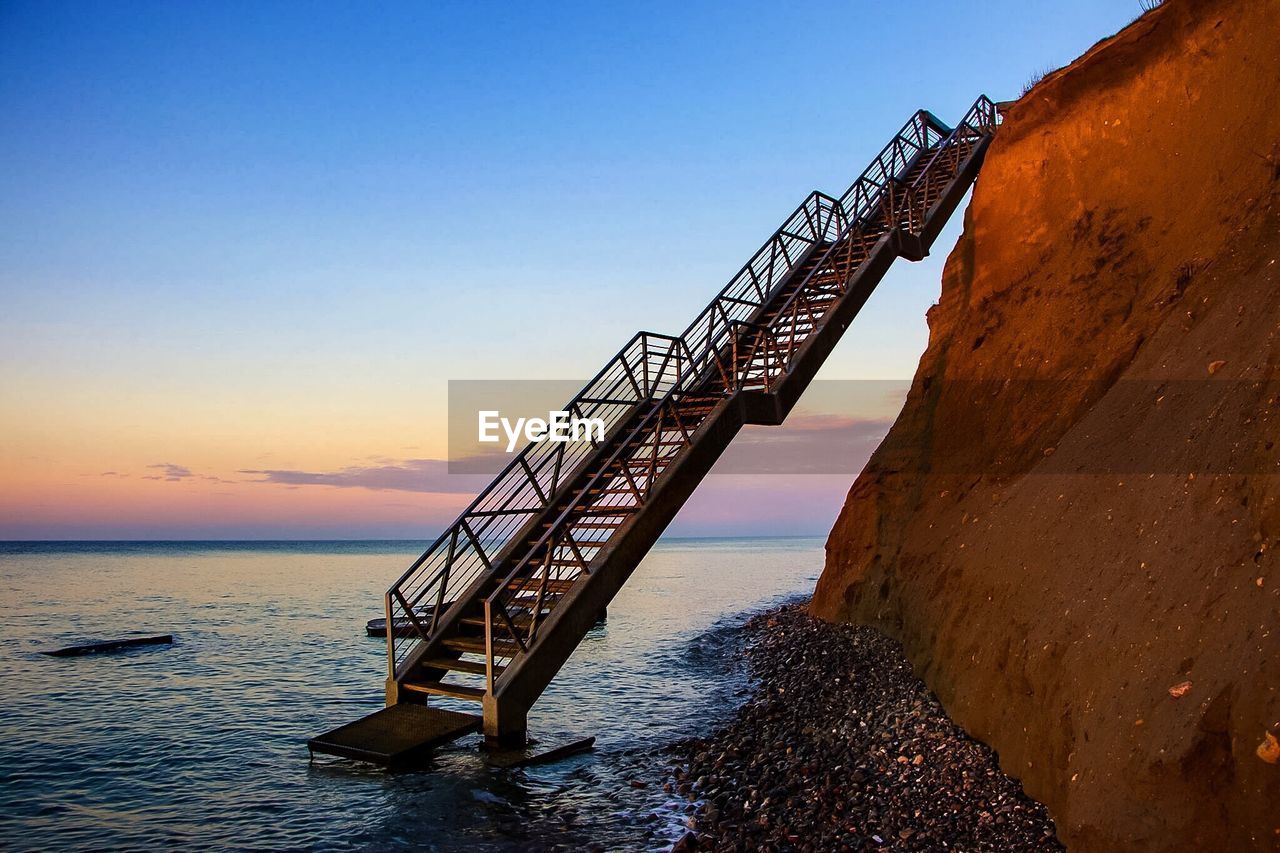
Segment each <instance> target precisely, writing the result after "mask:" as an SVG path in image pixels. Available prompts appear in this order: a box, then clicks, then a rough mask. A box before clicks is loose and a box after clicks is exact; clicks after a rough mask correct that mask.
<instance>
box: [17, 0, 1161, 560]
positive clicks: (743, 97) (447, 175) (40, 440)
mask: <svg viewBox="0 0 1280 853" xmlns="http://www.w3.org/2000/svg"><path fill="white" fill-rule="evenodd" d="M1139 11H1140V9H1139V7H1138V3H1137V0H1125V2H1084V3H1075V4H1028V3H1012V2H984V3H958V2H953V3H941V2H904V3H897V4H892V5H890V4H871V3H842V4H833V3H825V4H817V3H799V4H785V5H784V4H777V3H769V4H765V3H723V4H715V3H669V4H668V3H647V4H635V5H628V6H623V5H622V4H598V3H597V4H575V3H548V4H509V5H508V4H483V3H425V2H424V3H397V2H380V3H377V4H368V3H306V4H303V3H288V2H265V3H264V2H255V3H229V2H218V3H196V2H189V3H145V2H132V3H105V2H103V3H87V2H86V3H75V2H68V3H50V2H31V3H28V2H14V0H3V2H0V111H2V113H3V115H4V120H3V121H0V186H3V188H4V190H3V192H0V296H2V297H3V304H4V305H5V311H4V312H3V314H0V393H3V396H4V397H5V398H6V399H7V400H8V403H7V404H5V408H6V409H7V411H4V412H2V413H0V430H3V432H2V433H0V437H4V438H5V439H6V444H7V445H8V446H9V448H10V451H9V452H10V454H11V460H10V464H9V465H7V466H6V468H5V469H4V473H5V476H6V477H7V478H10V479H11V480H12V481H13V482H22V483H27V482H29V481H30V480H31V478H32V477H34V476H35V475H34V474H32V473H31V471H33V470H36V469H35V468H32V466H37V467H38V466H40V465H45V466H48V465H54V463H53V462H51V460H57V464H56V465H54V469H56V473H57V476H59V477H64V479H66V478H70V477H72V475H73V473H74V471H73V470H72V467H73V462H74V465H78V466H81V467H84V468H85V469H86V470H88V469H92V468H101V469H102V470H114V469H117V468H121V467H124V466H128V465H134V466H143V465H146V464H160V463H168V464H179V465H184V466H187V467H192V466H194V465H197V464H198V465H203V466H204V467H205V468H206V469H207V470H210V471H213V470H214V469H218V470H234V469H235V467H236V466H241V467H261V466H262V462H261V460H257V461H255V459H250V458H247V457H248V456H249V455H251V453H252V452H253V451H254V450H255V449H257V450H259V451H261V452H259V453H257V454H256V455H257V456H271V457H272V460H273V461H274V462H275V463H278V464H281V465H283V464H286V463H289V464H291V465H292V466H294V467H311V468H315V467H323V466H329V467H330V468H335V469H336V468H339V467H342V465H343V464H344V458H345V460H346V462H345V464H348V465H351V464H357V463H358V461H359V460H360V459H363V458H365V457H368V456H371V455H377V454H381V455H384V456H387V457H407V456H410V455H414V454H415V453H417V454H426V455H432V454H438V452H439V447H440V444H441V442H442V441H443V432H444V430H443V424H444V416H443V407H444V403H445V382H446V381H447V380H448V379H461V378H575V377H586V376H589V375H590V374H591V373H593V372H594V371H595V369H596V368H597V367H598V366H599V365H600V364H601V363H602V362H603V361H604V360H605V359H606V358H607V357H609V356H610V355H611V354H612V353H613V352H614V351H615V350H616V349H617V348H618V347H619V346H620V345H621V344H622V343H623V342H624V341H625V340H626V339H627V338H628V337H629V336H630V334H631V333H632V332H633V331H635V330H636V329H639V328H648V329H653V330H657V331H679V330H680V329H682V328H683V327H684V325H685V324H686V322H687V321H688V319H689V318H691V317H692V316H693V315H694V314H695V313H696V311H697V310H698V308H700V307H701V306H702V305H703V304H704V303H705V302H706V301H707V300H708V299H709V298H710V297H711V296H712V295H713V294H714V293H715V291H716V290H718V289H719V287H720V286H721V285H722V284H723V283H724V282H725V281H726V280H727V279H728V278H729V277H730V275H732V273H733V272H735V271H736V269H737V268H738V267H739V266H740V265H741V264H742V262H743V261H744V260H745V259H746V257H747V256H748V255H749V254H750V253H751V252H752V251H753V250H754V249H755V248H756V247H757V246H758V245H759V243H760V242H761V241H762V240H763V239H764V238H765V237H766V236H768V234H769V233H770V232H771V231H772V230H773V228H774V227H775V226H776V225H777V224H778V222H780V221H781V219H782V218H783V217H784V216H785V215H786V214H787V213H788V212H789V211H790V210H791V209H792V208H793V207H794V206H795V205H796V204H797V203H798V202H799V201H800V200H801V199H802V198H803V197H804V195H805V194H806V193H807V192H808V191H809V190H810V189H813V188H820V189H824V190H827V191H839V190H842V189H843V188H844V187H845V186H846V185H847V184H848V183H849V181H850V180H851V179H852V178H853V177H854V176H855V175H856V174H857V173H858V172H859V171H860V170H861V169H862V167H863V166H864V165H865V163H866V161H867V160H868V159H869V158H870V157H871V156H872V155H873V154H874V153H875V152H876V151H877V150H878V149H879V148H880V146H881V145H882V144H883V143H884V142H885V141H886V140H887V138H888V136H889V135H890V134H891V133H892V132H893V131H894V130H895V129H896V128H897V127H898V126H899V125H900V124H901V123H902V122H903V121H904V120H905V119H906V118H907V116H908V115H909V114H910V113H911V112H912V111H913V110H914V109H916V108H918V107H921V106H924V107H928V108H929V109H931V110H933V111H934V112H936V113H937V114H938V115H939V116H940V117H942V118H943V119H944V120H947V121H954V120H955V119H957V118H958V117H959V115H960V114H961V113H962V112H963V110H964V109H965V108H966V107H967V106H968V104H969V103H970V102H972V100H973V99H974V97H975V96H976V95H977V94H979V93H982V92H985V93H987V94H989V95H991V96H992V97H994V98H996V99H998V100H999V99H1005V98H1013V97H1016V96H1017V95H1018V93H1019V91H1020V90H1021V87H1022V85H1023V84H1024V82H1026V80H1027V79H1028V78H1029V77H1030V76H1031V75H1032V74H1033V73H1034V72H1036V71H1038V70H1042V69H1045V68H1048V67H1054V66H1057V65H1060V64H1063V63H1065V62H1067V61H1069V60H1071V59H1072V58H1074V57H1075V56H1077V55H1078V54H1080V53H1081V52H1082V51H1084V50H1085V49H1087V48H1088V47H1089V46H1090V45H1091V44H1093V43H1094V42H1095V41H1097V40H1098V39H1100V38H1102V37H1105V36H1107V35H1109V34H1111V33H1113V32H1115V31H1116V30H1117V29H1119V28H1120V27H1122V26H1123V25H1124V24H1125V23H1127V22H1128V21H1129V20H1131V19H1132V18H1133V17H1135V16H1136V15H1137V14H1138V13H1139ZM957 219H958V218H957ZM957 233H958V221H957V222H956V223H953V225H952V226H951V227H950V228H949V230H948V232H947V233H946V234H944V235H943V237H942V238H941V240H940V241H939V244H938V246H937V247H936V249H935V255H934V257H932V258H930V259H929V260H927V261H926V262H924V263H922V264H917V265H914V266H910V267H908V266H907V265H905V264H901V265H900V267H901V268H899V269H896V270H895V271H894V272H893V273H892V274H891V275H890V277H889V278H888V279H887V280H886V282H885V284H884V285H883V286H882V288H881V292H878V293H877V294H876V296H875V298H874V299H873V301H872V303H871V304H870V305H869V306H868V308H867V310H866V312H865V313H864V316H863V317H861V318H860V319H859V321H858V322H857V323H856V324H855V326H854V328H853V331H852V332H851V333H850V335H849V336H848V337H849V339H848V340H846V342H844V343H843V344H842V345H841V347H840V349H839V350H838V351H837V353H836V354H835V355H834V356H833V359H832V362H831V364H830V365H829V366H828V368H826V369H825V370H824V373H823V375H824V376H826V377H828V378H861V377H876V378H901V377H905V376H910V375H911V373H912V372H913V370H914V367H915V362H916V360H917V359H918V357H919V354H920V352H921V351H922V349H923V347H924V343H925V340H926V334H927V332H926V328H925V326H924V322H923V313H924V310H925V308H927V306H928V305H929V304H930V303H931V302H932V301H933V300H934V299H935V298H936V296H937V291H938V276H939V272H940V269H941V262H942V260H944V258H945V254H946V251H947V249H948V248H949V247H950V245H951V243H952V242H953V241H954V238H955V236H956V234H957ZM91 415H98V417H93V416H91ZM104 424H105V426H104ZM131 430H132V431H131ZM313 432H317V433H318V432H323V433H324V434H323V435H313V434H312V433H313ZM86 448H92V452H90V451H89V450H87V449H86ZM411 448H413V450H411ZM148 452H151V453H152V455H153V456H154V455H155V454H163V458H159V457H157V458H154V459H151V460H150V461H149V462H148V461H147V460H148V458H150V457H148V456H147V454H148ZM237 454H239V455H237ZM178 457H181V458H178ZM23 460H25V462H24V461H23ZM69 460H72V461H69ZM237 460H238V461H237ZM59 466H62V467H59ZM28 469H30V470H28ZM64 475H65V476H64ZM68 482H70V480H68ZM846 485H847V484H846ZM14 488H15V489H16V488H17V487H14ZM837 505H838V504H837ZM835 509H836V507H832V510H831V515H834V512H835ZM828 521H829V519H825V520H823V521H822V523H821V524H816V525H815V527H817V528H820V527H822V526H823V525H825V524H826V523H827V522H828ZM40 529H41V530H46V528H40ZM58 529H61V528H57V527H56V526H54V527H48V528H47V531H51V532H57V530H58ZM93 529H95V530H98V529H101V528H100V527H94V528H93ZM281 529H282V530H283V529H285V528H284V527H282V528H281ZM396 529H399V528H396ZM226 530H227V533H228V535H234V534H235V533H236V532H237V531H240V532H245V530H243V529H241V528H238V527H236V526H235V525H234V524H233V525H230V526H228V527H227V529H226ZM335 532H340V533H350V534H352V535H355V534H358V533H359V530H356V529H352V530H338V529H337V528H335ZM378 532H379V533H385V532H387V531H386V530H383V529H382V528H379V530H378ZM418 532H420V531H417V530H406V531H405V533H406V534H409V533H418ZM2 535H4V530H0V536H2Z"/></svg>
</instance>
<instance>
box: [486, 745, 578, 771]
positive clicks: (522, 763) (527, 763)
mask: <svg viewBox="0 0 1280 853" xmlns="http://www.w3.org/2000/svg"><path fill="white" fill-rule="evenodd" d="M595 745H596V739H595V738H594V737H586V738H583V739H582V740H575V741H573V742H572V743H566V744H564V745H562V746H557V747H556V748H554V749H548V750H547V751H546V752H540V753H538V754H537V755H528V754H527V751H526V750H510V751H503V752H497V753H493V754H492V755H490V756H489V758H488V759H487V761H488V763H489V764H492V765H494V766H495V767H501V768H503V769H508V768H517V767H534V766H536V765H538V764H550V763H551V762H553V761H560V760H561V759H564V758H569V757H570V756H573V755H578V754H580V753H583V752H587V751H588V750H590V749H591V748H592V747H594V746H595Z"/></svg>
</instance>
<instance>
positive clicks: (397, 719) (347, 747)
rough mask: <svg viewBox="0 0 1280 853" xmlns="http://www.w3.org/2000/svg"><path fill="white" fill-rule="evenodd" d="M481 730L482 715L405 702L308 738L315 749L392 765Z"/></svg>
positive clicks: (309, 743) (309, 745)
mask: <svg viewBox="0 0 1280 853" xmlns="http://www.w3.org/2000/svg"><path fill="white" fill-rule="evenodd" d="M478 731H480V717H479V716H477V715H476V714H462V713H459V712H457V711H446V710H444V709H442V708H430V707H427V706H426V705H418V704H414V703H410V702H401V703H399V704H397V705H392V706H390V707H388V708H383V709H382V710H381V711H377V712H375V713H373V714H370V715H369V716H367V717H364V718H363V719H359V720H356V721H355V722H354V723H348V724H347V725H345V726H340V727H339V728H336V729H334V730H333V731H330V732H325V733H324V734H322V735H320V736H318V737H313V738H312V739H311V740H309V741H307V748H308V749H309V750H311V752H312V753H313V754H314V753H317V752H322V753H325V754H327V755H338V756H342V757H343V758H355V759H358V760H360V761H371V762H373V763H375V764H382V765H386V766H388V767H394V766H398V765H403V764H407V763H410V762H412V761H415V760H417V759H420V758H422V757H423V756H425V755H426V754H427V753H429V752H430V751H431V750H432V749H434V748H435V747H437V746H441V745H442V744H446V743H449V742H451V741H454V740H457V739H458V738H460V737H462V736H463V735H468V734H471V733H472V732H478Z"/></svg>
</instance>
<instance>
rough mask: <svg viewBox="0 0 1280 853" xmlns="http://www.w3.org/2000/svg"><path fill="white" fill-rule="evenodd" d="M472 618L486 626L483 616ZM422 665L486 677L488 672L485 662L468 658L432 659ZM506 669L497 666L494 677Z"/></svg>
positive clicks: (494, 669)
mask: <svg viewBox="0 0 1280 853" xmlns="http://www.w3.org/2000/svg"><path fill="white" fill-rule="evenodd" d="M472 618H475V619H477V620H478V622H479V624H481V625H483V624H484V617H483V616H478V617H472ZM462 621H464V622H465V621H467V620H466V619H464V620H462ZM422 665H423V666H425V667H427V668H428V669H447V670H456V671H458V672H471V673H474V674H476V675H484V674H485V671H486V670H485V665H484V661H476V660H467V659H466V658H443V657H442V658H431V659H430V660H425V661H423V662H422ZM504 669H506V667H502V666H495V667H494V668H493V674H494V676H497V675H500V674H501V673H502V671H503V670H504Z"/></svg>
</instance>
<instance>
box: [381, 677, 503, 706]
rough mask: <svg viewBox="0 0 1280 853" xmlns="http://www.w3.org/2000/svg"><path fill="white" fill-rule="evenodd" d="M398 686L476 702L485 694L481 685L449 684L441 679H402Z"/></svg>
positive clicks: (416, 691)
mask: <svg viewBox="0 0 1280 853" xmlns="http://www.w3.org/2000/svg"><path fill="white" fill-rule="evenodd" d="M400 687H401V689H403V690H412V691H413V692H415V693H430V694H431V695H433V696H449V697H451V698H453V699H470V700H472V701H476V702H478V701H480V700H481V699H483V698H484V694H485V689H484V688H483V687H469V686H468V685H465V684H450V683H448V682H442V681H403V682H401V683H400Z"/></svg>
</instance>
